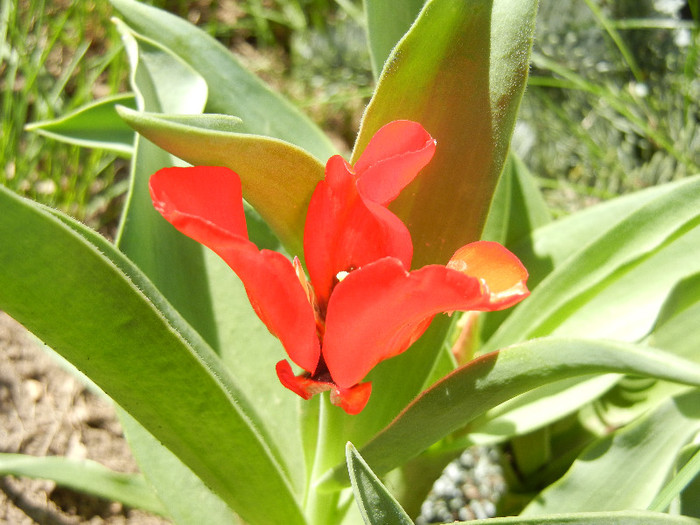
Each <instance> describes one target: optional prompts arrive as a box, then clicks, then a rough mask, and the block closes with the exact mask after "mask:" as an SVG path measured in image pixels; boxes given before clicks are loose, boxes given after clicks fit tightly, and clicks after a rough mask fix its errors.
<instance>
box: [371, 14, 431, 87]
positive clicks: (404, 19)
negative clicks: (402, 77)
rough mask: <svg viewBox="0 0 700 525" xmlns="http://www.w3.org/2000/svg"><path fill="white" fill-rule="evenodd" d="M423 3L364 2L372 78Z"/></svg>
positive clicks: (380, 69)
mask: <svg viewBox="0 0 700 525" xmlns="http://www.w3.org/2000/svg"><path fill="white" fill-rule="evenodd" d="M423 4H425V0H403V1H401V2H396V1H394V0H364V6H365V16H366V17H367V38H368V41H369V54H370V57H371V59H372V72H373V73H374V78H377V77H378V76H379V73H381V71H382V68H383V67H384V62H385V61H386V59H387V57H388V56H389V55H390V54H391V50H392V49H394V46H395V45H396V43H397V42H398V41H399V40H400V39H401V37H402V36H403V35H404V34H405V33H406V31H408V30H409V28H410V27H411V25H412V24H413V22H414V21H415V19H416V17H417V16H418V13H420V10H421V9H422V8H423Z"/></svg>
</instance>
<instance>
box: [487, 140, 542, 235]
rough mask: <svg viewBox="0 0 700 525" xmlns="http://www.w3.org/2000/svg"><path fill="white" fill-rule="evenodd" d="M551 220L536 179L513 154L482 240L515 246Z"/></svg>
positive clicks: (491, 209)
mask: <svg viewBox="0 0 700 525" xmlns="http://www.w3.org/2000/svg"><path fill="white" fill-rule="evenodd" d="M551 220H552V215H551V213H550V212H549V208H547V203H546V202H545V201H544V197H543V196H542V193H541V192H540V190H539V188H538V187H537V184H536V183H535V178H534V177H533V176H532V174H531V173H530V171H529V170H528V169H527V166H525V163H524V162H523V161H522V160H521V159H520V158H519V157H517V156H516V155H515V154H514V153H511V154H510V155H508V160H507V161H506V166H505V168H504V169H503V175H501V178H500V180H499V181H498V185H497V186H496V192H495V194H494V196H493V201H492V202H491V208H490V209H489V215H488V218H487V219H486V225H485V226H484V231H483V234H482V239H485V240H487V241H496V242H500V243H501V244H504V245H506V246H508V247H513V246H515V245H517V243H518V241H523V240H524V239H528V238H530V236H531V233H532V232H533V231H534V230H535V229H537V228H539V227H541V226H544V225H545V224H547V223H549V222H550V221H551Z"/></svg>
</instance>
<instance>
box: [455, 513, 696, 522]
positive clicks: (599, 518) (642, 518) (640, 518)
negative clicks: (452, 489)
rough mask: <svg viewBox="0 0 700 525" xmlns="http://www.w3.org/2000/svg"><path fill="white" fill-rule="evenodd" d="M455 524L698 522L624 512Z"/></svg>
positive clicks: (667, 515)
mask: <svg viewBox="0 0 700 525" xmlns="http://www.w3.org/2000/svg"><path fill="white" fill-rule="evenodd" d="M455 523H465V524H466V523H468V524H469V525H697V524H698V523H700V521H699V520H696V519H693V518H687V517H685V516H671V515H669V514H662V513H660V512H648V511H643V510H624V511H620V512H580V513H571V514H554V515H549V516H537V517H534V518H528V517H519V516H518V517H514V518H492V519H488V520H472V521H469V522H455Z"/></svg>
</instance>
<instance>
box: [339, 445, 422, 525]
mask: <svg viewBox="0 0 700 525" xmlns="http://www.w3.org/2000/svg"><path fill="white" fill-rule="evenodd" d="M345 454H346V460H347V464H348V472H349V474H350V482H351V483H352V491H353V493H354V494H355V501H356V502H357V505H358V507H360V514H362V519H363V520H364V521H365V523H366V524H367V525H384V524H387V523H391V524H396V525H401V524H403V525H413V520H411V518H409V517H408V515H407V514H406V513H405V512H404V510H403V509H402V508H401V505H399V503H398V502H397V501H396V500H395V499H394V497H393V496H392V495H391V494H390V493H389V491H388V490H387V489H386V487H385V486H384V485H383V484H382V482H381V481H379V478H377V476H376V475H375V474H374V472H372V470H371V469H370V468H369V466H368V465H367V463H365V460H364V459H362V456H360V454H359V453H358V452H357V450H356V449H355V447H353V446H352V443H350V442H349V441H348V444H347V446H346V448H345Z"/></svg>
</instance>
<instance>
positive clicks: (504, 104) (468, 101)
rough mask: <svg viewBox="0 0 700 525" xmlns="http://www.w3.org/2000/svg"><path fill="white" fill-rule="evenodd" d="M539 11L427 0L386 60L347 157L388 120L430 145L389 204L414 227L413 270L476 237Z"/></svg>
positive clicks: (504, 3) (489, 2)
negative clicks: (405, 122) (419, 130)
mask: <svg viewBox="0 0 700 525" xmlns="http://www.w3.org/2000/svg"><path fill="white" fill-rule="evenodd" d="M536 9H537V2H536V1H535V0H526V1H522V2H511V1H509V0H477V1H473V2H454V1H452V0H430V1H428V2H427V3H426V5H425V7H424V8H423V10H422V11H421V14H420V16H419V17H418V19H417V20H416V22H415V23H414V25H413V26H412V27H411V29H410V31H409V32H408V33H406V35H405V36H404V37H403V39H402V40H401V41H400V42H399V43H398V44H397V46H396V47H395V48H394V50H393V52H392V54H391V55H390V57H389V59H388V60H387V62H386V65H385V67H384V70H383V72H382V75H381V77H380V79H379V83H378V85H377V89H376V92H375V94H374V97H373V98H372V100H371V102H370V104H369V106H368V108H367V110H366V112H365V115H364V117H363V121H362V126H361V129H360V134H359V136H358V139H357V142H356V144H355V149H354V152H353V161H355V160H357V158H358V157H359V155H360V154H361V153H362V151H363V150H364V148H365V147H366V145H367V143H368V142H369V140H370V138H371V137H372V135H374V133H375V132H376V131H377V130H378V129H379V128H380V127H381V126H383V125H384V124H386V123H388V122H390V121H392V120H397V119H410V120H415V121H418V122H420V123H421V124H422V125H423V127H425V129H426V130H427V131H428V132H429V133H430V134H431V135H432V136H433V137H434V138H435V139H436V140H437V151H436V153H435V156H434V158H433V159H432V161H431V162H430V164H429V165H428V166H427V167H426V168H425V169H423V170H422V172H421V175H420V176H419V177H417V178H416V179H415V180H414V181H413V183H412V184H411V185H410V186H409V187H408V188H407V189H406V190H405V191H404V192H403V193H402V194H401V195H400V196H399V197H398V198H397V199H396V201H394V202H393V203H392V206H391V208H392V209H393V210H394V211H395V212H396V213H397V214H398V215H399V216H400V217H401V218H402V219H403V220H404V222H405V223H406V224H407V225H408V227H409V229H410V231H411V235H412V237H413V243H414V265H415V266H416V267H420V266H423V265H424V264H426V263H435V262H442V263H444V262H446V261H447V260H448V259H449V258H450V257H451V256H452V254H453V253H454V251H455V250H456V249H457V248H459V247H461V246H462V245H464V244H466V243H468V242H471V241H475V240H477V239H479V238H480V237H481V232H482V229H483V227H484V222H485V220H486V215H487V212H488V209H489V205H490V203H491V199H492V196H493V192H494V190H495V188H496V183H497V182H498V177H499V175H500V174H501V171H502V169H503V165H504V163H505V160H506V155H507V152H508V146H509V144H510V138H511V134H512V131H513V127H514V124H515V117H516V113H517V109H518V106H519V104H520V98H521V96H522V93H523V90H524V88H525V84H526V81H527V73H528V63H529V56H530V47H531V43H532V33H533V31H534V25H535V13H536ZM435 217H440V220H439V221H436V220H435Z"/></svg>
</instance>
